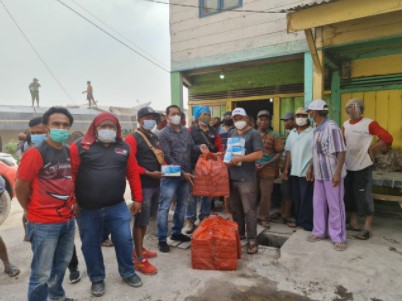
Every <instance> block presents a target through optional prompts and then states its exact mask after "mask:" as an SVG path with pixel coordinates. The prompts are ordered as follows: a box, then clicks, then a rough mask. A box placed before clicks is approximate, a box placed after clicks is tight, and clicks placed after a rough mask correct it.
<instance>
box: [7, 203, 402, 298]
mask: <svg viewBox="0 0 402 301" xmlns="http://www.w3.org/2000/svg"><path fill="white" fill-rule="evenodd" d="M393 205H394V204H393ZM393 205H392V206H391V207H389V208H388V207H387V208H385V209H384V210H383V212H382V213H381V212H380V213H379V214H382V217H381V218H378V219H377V221H376V223H375V226H376V229H377V230H376V232H375V235H374V236H373V238H372V240H371V241H369V243H367V242H360V241H353V240H352V239H351V240H350V242H349V243H348V244H349V246H348V249H347V250H346V251H345V252H336V251H333V250H332V249H331V248H330V244H329V242H326V241H323V242H322V243H321V242H319V243H318V244H316V245H314V246H311V244H309V243H307V242H306V241H305V237H306V236H307V234H308V232H305V231H301V232H300V231H297V232H296V233H294V234H293V235H292V236H291V238H290V239H288V240H287V241H286V243H285V245H284V246H283V247H282V249H281V250H278V249H275V248H273V247H268V246H261V247H260V252H259V254H258V255H247V254H245V250H243V254H242V258H241V259H240V260H239V261H238V269H237V270H236V271H225V272H223V271H204V270H193V269H192V268H191V254H190V253H191V251H190V249H187V250H182V249H179V248H171V252H170V253H168V254H163V253H158V257H157V258H154V259H151V262H152V263H153V264H154V265H155V266H156V267H157V268H158V269H159V270H158V273H157V274H156V275H154V276H145V275H141V274H140V276H141V278H142V279H143V282H144V285H143V286H142V287H141V288H132V287H129V286H128V285H127V284H125V283H124V282H123V281H122V280H121V278H120V277H119V275H118V272H117V264H116V259H115V254H114V248H103V255H104V260H105V266H106V273H107V275H106V293H105V295H104V296H103V297H100V298H95V297H92V296H91V293H90V282H89V280H88V277H87V275H86V267H85V263H84V260H83V257H82V253H81V251H80V247H81V242H80V240H79V237H78V233H76V245H77V248H78V256H79V268H80V271H81V273H82V280H81V281H80V282H79V283H77V284H74V285H72V284H69V283H68V281H67V277H68V272H67V274H66V279H65V282H64V288H65V290H66V293H67V296H69V297H74V298H77V299H78V300H100V301H101V300H117V299H118V300H121V301H124V300H131V301H132V300H141V301H156V300H161V301H170V300H172V301H173V300H188V301H202V300H220V301H226V300H228V301H229V300H234V301H237V300H238V301H243V300H250V301H260V300H267V301H271V300H272V301H273V300H286V301H305V300H306V301H307V300H323V301H324V300H325V301H326V300H328V301H332V300H338V301H348V300H357V301H360V300H370V301H380V300H382V301H388V300H389V301H397V300H402V290H401V289H400V279H402V277H401V275H402V260H401V259H402V257H401V256H402V247H401V246H402V233H401V231H400V230H401V229H402V218H401V216H402V213H401V212H402V210H400V209H399V206H396V207H395V206H393ZM398 210H400V212H399V211H398ZM21 215H22V210H21V209H20V206H19V204H18V203H17V202H16V201H15V200H13V204H12V210H11V213H10V216H9V218H8V219H7V220H6V221H5V222H4V223H3V224H2V225H1V227H0V234H1V236H2V237H3V240H4V241H5V242H6V244H7V247H8V252H9V257H10V260H11V261H12V262H13V263H14V264H15V265H17V266H18V267H20V269H21V274H20V275H19V276H18V277H16V278H9V277H8V276H7V275H6V274H4V273H0V300H7V301H8V300H12V301H19V300H26V293H27V287H28V280H29V274H30V268H29V266H30V261H31V256H32V255H31V250H30V244H29V243H27V242H23V241H22V238H23V229H22V224H21ZM291 232H292V231H291ZM281 233H282V234H283V233H285V234H286V233H289V228H287V227H286V226H284V225H275V226H273V227H272V229H271V230H270V232H269V233H268V234H269V235H276V234H281ZM265 234H267V233H264V235H265ZM349 236H350V235H348V237H349ZM145 245H146V246H147V247H148V248H150V249H152V250H157V239H156V237H155V236H154V235H147V237H146V242H145Z"/></svg>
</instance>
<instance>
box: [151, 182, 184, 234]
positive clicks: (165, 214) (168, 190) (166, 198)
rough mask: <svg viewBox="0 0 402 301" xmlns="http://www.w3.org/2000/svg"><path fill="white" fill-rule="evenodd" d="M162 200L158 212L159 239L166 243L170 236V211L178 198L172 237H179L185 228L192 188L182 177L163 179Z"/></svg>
mask: <svg viewBox="0 0 402 301" xmlns="http://www.w3.org/2000/svg"><path fill="white" fill-rule="evenodd" d="M160 195H161V199H160V203H159V210H158V239H159V241H166V239H167V235H168V218H169V209H170V206H171V205H172V201H173V198H174V197H175V196H176V208H175V210H174V215H173V227H172V235H179V234H180V233H181V230H182V228H183V223H184V217H185V215H186V210H187V204H188V200H189V198H190V197H191V186H190V184H189V183H188V182H186V181H185V180H184V178H183V177H182V176H180V177H171V178H168V177H166V178H162V180H161V192H160Z"/></svg>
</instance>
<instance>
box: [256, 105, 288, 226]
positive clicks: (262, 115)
mask: <svg viewBox="0 0 402 301" xmlns="http://www.w3.org/2000/svg"><path fill="white" fill-rule="evenodd" d="M257 126H258V132H259V133H260V136H261V139H262V143H263V144H264V152H263V156H262V159H261V160H258V161H256V167H257V175H258V184H259V188H260V196H261V197H260V208H259V211H258V217H257V218H258V223H259V224H260V225H262V226H263V227H264V228H267V229H269V227H270V226H269V212H270V210H271V198H272V191H273V190H274V180H275V178H276V177H278V174H279V159H280V158H281V154H282V151H283V141H282V139H281V138H280V136H279V134H278V133H277V132H275V131H274V130H273V129H272V127H271V114H270V113H269V111H267V110H262V111H259V112H258V114H257Z"/></svg>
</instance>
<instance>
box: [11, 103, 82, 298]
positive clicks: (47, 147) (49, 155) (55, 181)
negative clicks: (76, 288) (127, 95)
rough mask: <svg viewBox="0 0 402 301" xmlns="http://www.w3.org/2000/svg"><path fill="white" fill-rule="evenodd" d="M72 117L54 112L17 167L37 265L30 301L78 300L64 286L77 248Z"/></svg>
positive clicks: (18, 186) (54, 109)
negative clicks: (39, 139)
mask: <svg viewBox="0 0 402 301" xmlns="http://www.w3.org/2000/svg"><path fill="white" fill-rule="evenodd" d="M72 123H73V117H72V116H71V114H70V112H69V111H68V110H67V109H65V108H62V107H52V108H50V109H49V110H48V111H46V112H45V114H44V115H43V124H44V125H45V128H46V133H47V138H46V140H44V141H42V142H40V143H38V144H36V145H35V146H34V147H33V148H31V149H29V150H28V151H26V153H25V154H24V156H23V157H22V160H21V163H20V165H19V168H18V173H17V181H16V189H15V190H16V195H17V198H18V201H19V202H20V204H21V206H22V208H23V209H24V212H25V215H26V217H27V220H28V222H27V236H28V239H29V241H30V242H31V248H32V253H33V257H32V263H31V277H30V280H29V288H28V300H29V301H47V300H48V298H49V299H50V300H62V301H66V300H73V299H70V298H66V296H65V293H64V289H63V287H62V283H63V279H64V274H65V272H66V269H67V266H68V264H69V263H70V260H71V257H72V255H73V248H74V227H75V224H74V212H75V210H74V209H75V199H74V198H73V197H72V195H73V193H74V185H73V181H72V180H71V164H70V159H69V150H68V147H67V146H65V145H64V144H63V142H64V141H66V140H67V139H68V137H69V131H68V130H69V128H70V126H71V125H72Z"/></svg>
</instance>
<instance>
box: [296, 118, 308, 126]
mask: <svg viewBox="0 0 402 301" xmlns="http://www.w3.org/2000/svg"><path fill="white" fill-rule="evenodd" d="M296 124H297V125H298V126H304V125H306V124H307V117H296Z"/></svg>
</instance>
